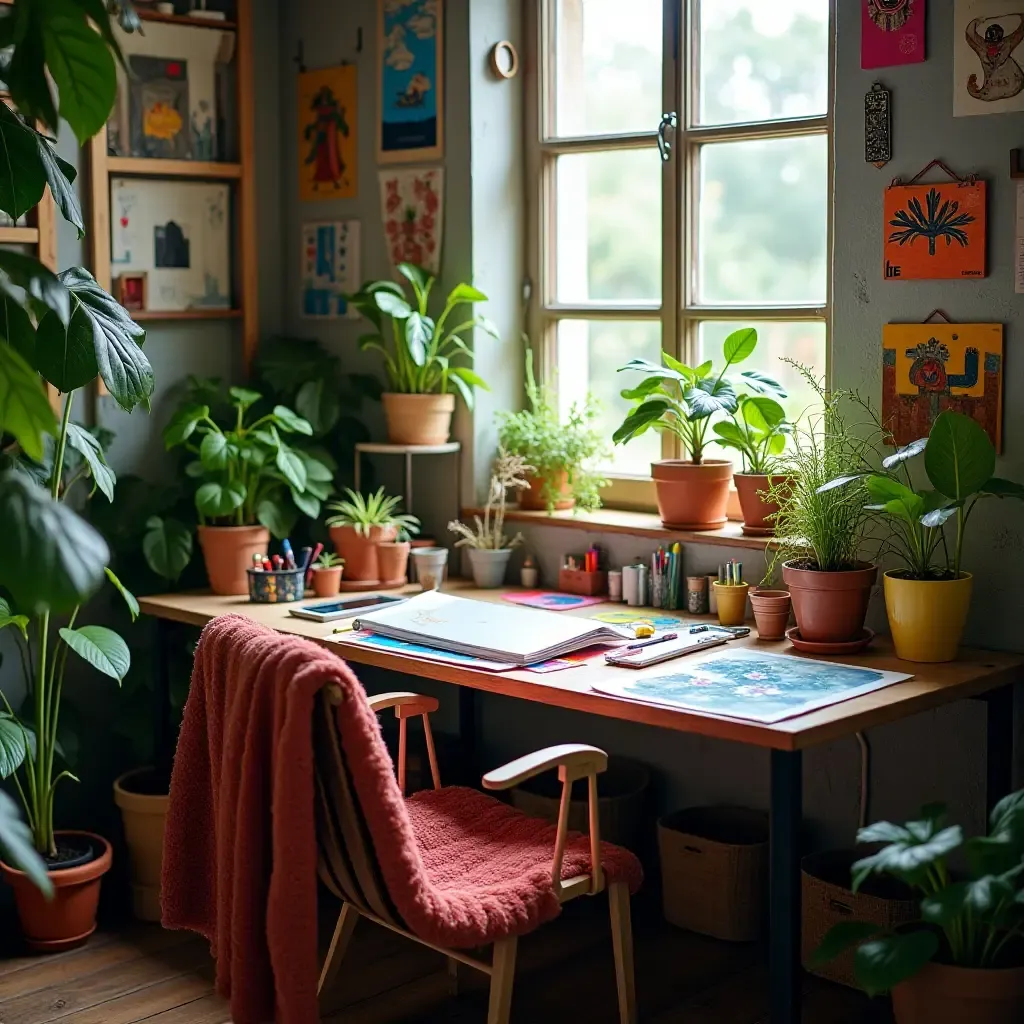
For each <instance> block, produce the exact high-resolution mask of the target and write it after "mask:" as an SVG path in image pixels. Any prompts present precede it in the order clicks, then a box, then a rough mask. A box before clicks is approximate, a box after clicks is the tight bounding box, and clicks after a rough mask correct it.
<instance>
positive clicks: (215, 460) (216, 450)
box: [199, 430, 228, 472]
mask: <svg viewBox="0 0 1024 1024" xmlns="http://www.w3.org/2000/svg"><path fill="white" fill-rule="evenodd" d="M199 458H200V459H201V460H202V463H203V469H205V470H207V471H208V472H216V471H217V470H219V469H223V468H224V467H225V466H226V465H227V464H228V439H227V438H226V437H225V436H224V435H223V434H222V433H221V432H220V431H219V430H211V431H210V432H209V433H208V434H207V435H206V436H205V437H204V438H203V442H202V444H200V446H199Z"/></svg>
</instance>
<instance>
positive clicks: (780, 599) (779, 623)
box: [750, 589, 793, 640]
mask: <svg viewBox="0 0 1024 1024" xmlns="http://www.w3.org/2000/svg"><path fill="white" fill-rule="evenodd" d="M750 606H751V607H752V608H753V609H754V622H756V623H757V635H758V637H760V639H762V640H782V639H783V638H784V637H785V635H786V627H787V626H788V625H789V613H790V611H791V610H792V607H793V604H792V601H791V599H790V596H789V593H788V592H787V591H785V590H761V589H756V590H752V591H751V592H750Z"/></svg>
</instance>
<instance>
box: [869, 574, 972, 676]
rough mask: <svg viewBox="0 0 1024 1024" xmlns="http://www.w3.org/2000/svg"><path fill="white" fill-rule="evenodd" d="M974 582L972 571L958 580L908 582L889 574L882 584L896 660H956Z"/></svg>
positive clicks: (884, 577)
mask: <svg viewBox="0 0 1024 1024" xmlns="http://www.w3.org/2000/svg"><path fill="white" fill-rule="evenodd" d="M972 582H973V578H972V576H971V574H970V573H969V572H965V573H961V574H960V578H959V579H958V580H906V579H901V578H900V577H899V576H898V575H893V573H892V572H887V573H886V574H885V575H884V576H883V577H882V585H883V586H884V587H885V611H886V614H887V615H888V617H889V631H890V632H891V633H892V642H893V645H894V646H895V648H896V657H897V658H902V659H903V660H904V661H925V662H936V661H952V660H953V659H954V658H955V657H956V652H957V648H958V647H959V646H960V637H961V636H963V632H964V624H965V623H966V622H967V612H968V610H969V609H970V607H971V586H972Z"/></svg>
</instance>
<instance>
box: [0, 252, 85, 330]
mask: <svg viewBox="0 0 1024 1024" xmlns="http://www.w3.org/2000/svg"><path fill="white" fill-rule="evenodd" d="M9 284H15V285H17V286H18V287H19V288H24V289H25V292H26V294H27V295H29V296H31V298H33V299H36V300H38V301H39V302H41V303H42V304H43V305H44V306H46V308H47V309H49V310H52V311H53V312H54V313H56V314H57V318H58V319H59V320H60V322H61V323H62V324H66V323H67V322H68V320H70V319H71V294H70V293H69V292H68V290H67V288H65V287H64V285H63V284H62V283H61V281H60V279H59V278H58V277H57V275H56V274H55V273H54V272H53V271H52V270H50V269H49V268H48V267H44V266H43V265H42V263H40V262H39V260H37V259H36V258H35V257H34V256H26V255H25V254H24V253H20V252H13V251H12V250H10V249H0V289H2V290H3V291H5V292H8V291H9ZM14 297H15V299H17V298H18V296H17V294H15V295H14Z"/></svg>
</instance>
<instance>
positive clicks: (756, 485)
mask: <svg viewBox="0 0 1024 1024" xmlns="http://www.w3.org/2000/svg"><path fill="white" fill-rule="evenodd" d="M783 479H785V478H784V477H778V476H768V475H766V474H764V473H736V474H735V475H734V476H733V482H734V483H735V484H736V493H737V495H738V496H739V499H740V508H741V509H743V529H744V531H745V532H750V533H763V534H772V533H774V532H775V526H774V521H773V520H770V519H769V518H768V517H769V516H773V515H774V514H775V513H776V512H778V511H779V505H778V502H774V501H766V500H765V499H764V498H763V497H762V495H763V494H765V493H766V492H767V491H768V488H769V487H770V486H771V484H772V482H773V481H775V482H781V481H782V480H783Z"/></svg>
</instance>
